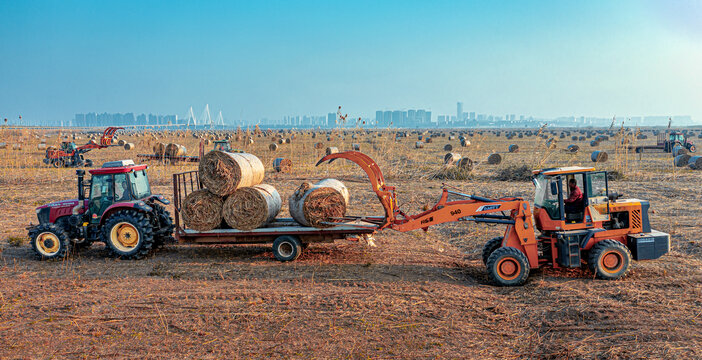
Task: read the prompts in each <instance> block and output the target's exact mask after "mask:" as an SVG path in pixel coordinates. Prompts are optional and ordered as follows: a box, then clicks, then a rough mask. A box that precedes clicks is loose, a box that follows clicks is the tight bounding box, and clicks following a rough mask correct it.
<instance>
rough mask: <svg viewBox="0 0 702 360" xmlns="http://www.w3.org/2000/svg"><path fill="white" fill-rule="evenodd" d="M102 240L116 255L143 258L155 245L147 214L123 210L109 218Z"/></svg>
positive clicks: (127, 257)
mask: <svg viewBox="0 0 702 360" xmlns="http://www.w3.org/2000/svg"><path fill="white" fill-rule="evenodd" d="M102 240H103V241H104V242H105V244H107V247H108V248H109V249H110V252H111V253H112V255H114V256H115V257H120V258H122V259H141V258H142V257H144V256H146V255H147V254H148V253H149V251H151V248H152V247H153V244H154V234H153V228H152V227H151V223H150V221H149V219H148V218H147V217H146V215H145V214H143V213H140V212H136V211H131V210H122V211H118V212H116V213H115V214H114V215H111V216H110V217H109V218H108V219H107V221H106V222H105V225H104V227H103V229H102Z"/></svg>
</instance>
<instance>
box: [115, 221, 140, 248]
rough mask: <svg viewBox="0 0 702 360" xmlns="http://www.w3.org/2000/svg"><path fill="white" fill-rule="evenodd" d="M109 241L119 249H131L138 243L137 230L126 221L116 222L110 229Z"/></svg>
mask: <svg viewBox="0 0 702 360" xmlns="http://www.w3.org/2000/svg"><path fill="white" fill-rule="evenodd" d="M110 241H112V244H113V245H114V246H115V247H116V248H118V249H119V250H122V251H129V250H132V249H134V248H135V247H136V246H137V245H138V244H139V231H138V230H137V228H136V227H134V225H132V224H130V223H128V222H121V223H118V224H116V225H115V226H113V227H112V230H111V231H110Z"/></svg>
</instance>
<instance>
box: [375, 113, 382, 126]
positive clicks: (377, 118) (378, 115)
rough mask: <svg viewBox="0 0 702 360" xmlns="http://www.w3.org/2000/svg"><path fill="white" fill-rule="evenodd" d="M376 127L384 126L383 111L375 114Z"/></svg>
mask: <svg viewBox="0 0 702 360" xmlns="http://www.w3.org/2000/svg"><path fill="white" fill-rule="evenodd" d="M375 126H383V112H382V111H381V110H378V111H376V112H375Z"/></svg>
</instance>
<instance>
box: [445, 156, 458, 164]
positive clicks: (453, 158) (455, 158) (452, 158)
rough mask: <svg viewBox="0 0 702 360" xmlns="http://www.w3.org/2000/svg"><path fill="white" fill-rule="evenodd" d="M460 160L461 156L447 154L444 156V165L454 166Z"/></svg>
mask: <svg viewBox="0 0 702 360" xmlns="http://www.w3.org/2000/svg"><path fill="white" fill-rule="evenodd" d="M460 160H461V154H459V153H448V154H446V155H444V165H454V164H456V163H458V161H460Z"/></svg>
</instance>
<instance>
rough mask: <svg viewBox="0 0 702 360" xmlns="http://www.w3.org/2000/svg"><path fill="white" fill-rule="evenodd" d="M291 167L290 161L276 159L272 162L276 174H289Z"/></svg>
mask: <svg viewBox="0 0 702 360" xmlns="http://www.w3.org/2000/svg"><path fill="white" fill-rule="evenodd" d="M292 166H293V163H292V160H290V159H284V158H276V159H275V160H273V169H275V171H277V172H282V173H285V174H289V173H291V172H292Z"/></svg>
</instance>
